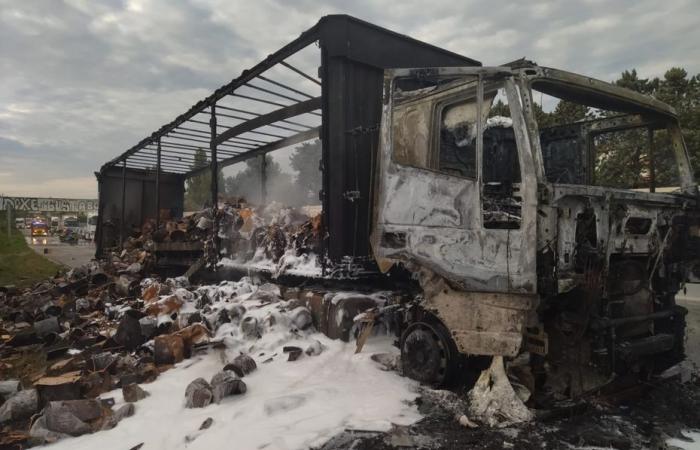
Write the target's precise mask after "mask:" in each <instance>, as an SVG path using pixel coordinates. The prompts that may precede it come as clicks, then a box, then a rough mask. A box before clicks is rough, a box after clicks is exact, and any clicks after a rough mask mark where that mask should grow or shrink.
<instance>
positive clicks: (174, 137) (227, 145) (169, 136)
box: [165, 134, 238, 148]
mask: <svg viewBox="0 0 700 450" xmlns="http://www.w3.org/2000/svg"><path fill="white" fill-rule="evenodd" d="M165 137H167V138H170V139H180V140H183V141H188V142H198V143H202V144H209V141H208V140H201V139H193V138H187V137H182V136H177V135H176V136H173V135H172V134H169V135H167V136H165ZM176 143H177V142H176ZM219 145H221V146H223V147H232V148H238V147H236V146H235V145H234V144H219ZM197 148H199V147H197Z"/></svg>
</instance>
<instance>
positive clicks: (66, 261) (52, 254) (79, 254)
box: [23, 230, 95, 268]
mask: <svg viewBox="0 0 700 450" xmlns="http://www.w3.org/2000/svg"><path fill="white" fill-rule="evenodd" d="M23 232H24V236H25V239H26V240H27V244H29V246H30V247H31V248H32V249H33V250H34V251H35V252H37V253H39V254H40V255H44V256H45V257H47V258H48V259H50V260H51V261H53V262H55V263H57V264H61V265H64V266H67V267H70V268H73V267H79V266H82V265H84V264H87V263H88V262H90V260H91V259H93V258H94V257H95V244H93V243H92V242H89V241H85V240H82V239H81V240H80V241H79V243H77V244H66V243H63V242H61V241H60V240H59V239H58V237H57V236H48V237H45V238H43V237H41V238H39V237H37V238H31V237H30V236H29V230H23Z"/></svg>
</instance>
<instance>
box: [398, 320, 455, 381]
mask: <svg viewBox="0 0 700 450" xmlns="http://www.w3.org/2000/svg"><path fill="white" fill-rule="evenodd" d="M400 344H401V345H400V347H401V364H402V366H403V372H404V374H405V375H406V376H407V377H409V378H412V379H414V380H416V381H420V382H421V383H423V384H427V385H430V386H433V387H445V386H451V385H452V384H454V383H455V382H456V381H457V378H458V375H459V371H460V366H461V364H460V361H461V359H462V358H461V355H460V353H459V352H458V351H457V347H456V346H455V343H454V341H452V338H451V337H450V335H449V332H448V331H447V329H446V328H445V326H444V325H442V324H441V323H439V322H437V321H435V322H430V323H429V322H414V323H412V324H411V325H409V326H408V327H407V328H406V330H405V331H404V332H403V334H402V335H401V342H400Z"/></svg>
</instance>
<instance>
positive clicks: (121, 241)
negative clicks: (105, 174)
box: [119, 158, 129, 248]
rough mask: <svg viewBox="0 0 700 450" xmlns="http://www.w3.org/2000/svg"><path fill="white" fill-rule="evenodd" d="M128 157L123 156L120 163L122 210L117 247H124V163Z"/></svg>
mask: <svg viewBox="0 0 700 450" xmlns="http://www.w3.org/2000/svg"><path fill="white" fill-rule="evenodd" d="M128 160H129V158H124V163H123V165H122V210H121V219H120V221H119V248H124V214H125V211H126V164H127V162H128Z"/></svg>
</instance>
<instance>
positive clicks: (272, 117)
mask: <svg viewBox="0 0 700 450" xmlns="http://www.w3.org/2000/svg"><path fill="white" fill-rule="evenodd" d="M320 107H321V97H316V98H313V99H311V100H306V101H303V102H300V103H296V104H294V105H290V106H285V107H284V108H281V109H278V110H275V111H272V112H271V113H267V114H263V115H261V116H258V117H256V118H254V119H250V120H249V121H247V122H243V123H242V124H239V125H236V126H235V127H232V128H229V129H228V130H226V131H224V132H223V133H221V134H219V136H218V137H217V138H216V142H218V143H222V142H225V141H226V140H227V139H231V138H233V137H236V136H238V135H240V134H243V133H245V132H247V131H251V130H254V129H256V128H259V127H262V126H265V125H267V124H269V123H270V122H277V121H279V120H282V119H287V118H289V117H294V116H298V115H299V114H304V113H307V112H311V111H314V110H316V109H319V108H320Z"/></svg>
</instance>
